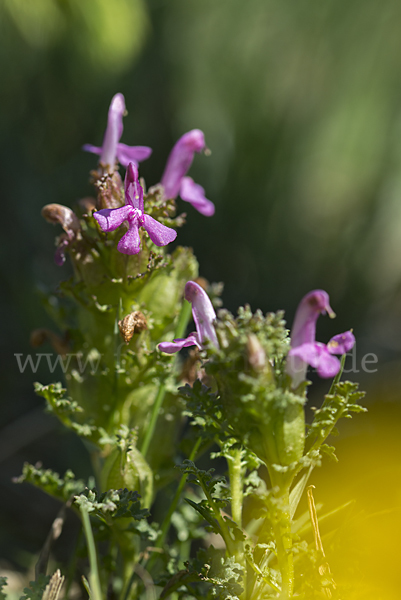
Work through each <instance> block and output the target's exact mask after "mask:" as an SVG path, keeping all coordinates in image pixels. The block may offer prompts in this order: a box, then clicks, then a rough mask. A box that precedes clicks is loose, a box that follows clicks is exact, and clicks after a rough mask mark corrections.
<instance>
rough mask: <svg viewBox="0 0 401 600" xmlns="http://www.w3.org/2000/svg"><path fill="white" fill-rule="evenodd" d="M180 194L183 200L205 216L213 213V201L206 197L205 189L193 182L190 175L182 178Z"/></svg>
mask: <svg viewBox="0 0 401 600" xmlns="http://www.w3.org/2000/svg"><path fill="white" fill-rule="evenodd" d="M180 196H181V198H182V199H183V200H185V202H190V204H192V206H193V207H194V208H196V210H197V211H199V212H200V213H201V214H202V215H205V217H211V216H212V215H214V211H215V207H214V204H213V202H211V200H208V199H207V198H206V196H205V190H204V189H203V187H202V186H201V185H198V184H197V183H195V182H194V180H193V179H192V177H183V178H182V181H181V187H180Z"/></svg>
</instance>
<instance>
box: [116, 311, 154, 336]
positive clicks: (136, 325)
mask: <svg viewBox="0 0 401 600" xmlns="http://www.w3.org/2000/svg"><path fill="white" fill-rule="evenodd" d="M118 328H119V330H120V333H121V335H122V336H123V338H124V341H125V343H126V344H129V342H130V341H131V339H132V336H133V335H134V333H140V332H141V331H144V330H145V329H147V328H148V324H147V321H146V317H145V315H144V314H143V313H141V311H140V310H134V312H132V313H130V314H129V315H127V316H126V317H124V318H123V319H122V320H121V321H119V322H118Z"/></svg>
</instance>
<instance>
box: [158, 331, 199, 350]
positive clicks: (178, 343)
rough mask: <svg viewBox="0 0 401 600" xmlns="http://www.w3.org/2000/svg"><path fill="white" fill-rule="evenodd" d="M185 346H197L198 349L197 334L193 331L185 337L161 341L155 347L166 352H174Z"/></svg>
mask: <svg viewBox="0 0 401 600" xmlns="http://www.w3.org/2000/svg"><path fill="white" fill-rule="evenodd" d="M187 346H198V348H199V349H200V344H199V342H198V335H197V334H196V333H195V332H194V333H190V334H189V336H188V337H187V338H185V339H183V338H178V339H176V340H174V341H172V342H161V343H160V344H158V346H157V347H158V348H159V350H161V351H162V352H165V353H166V354H174V353H175V352H178V351H179V350H181V348H186V347H187Z"/></svg>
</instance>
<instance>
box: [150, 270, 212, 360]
mask: <svg viewBox="0 0 401 600" xmlns="http://www.w3.org/2000/svg"><path fill="white" fill-rule="evenodd" d="M185 299H186V300H188V302H191V304H192V316H193V318H194V321H195V326H196V332H193V333H190V334H189V336H188V337H186V338H185V339H183V338H179V339H175V340H174V341H172V342H161V343H160V344H159V346H158V347H159V350H161V351H162V352H166V353H167V354H174V352H178V351H179V350H181V348H186V347H187V346H198V348H199V349H200V350H201V349H202V348H203V345H204V343H205V342H206V340H209V341H210V342H212V344H213V345H214V346H216V348H218V347H219V342H218V341H217V336H216V331H215V329H214V326H213V321H215V319H216V313H215V312H214V308H213V305H212V303H211V302H210V298H209V296H208V295H207V294H206V292H205V290H204V289H203V288H201V286H200V285H198V284H197V283H195V281H188V283H187V284H186V286H185Z"/></svg>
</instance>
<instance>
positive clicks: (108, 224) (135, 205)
mask: <svg viewBox="0 0 401 600" xmlns="http://www.w3.org/2000/svg"><path fill="white" fill-rule="evenodd" d="M124 186H125V202H126V203H125V206H121V207H120V208H105V209H103V210H99V211H97V212H95V213H94V215H93V216H94V217H95V219H96V221H97V222H98V223H99V226H100V228H101V229H102V230H103V231H104V232H108V231H114V230H115V229H117V227H120V225H122V223H123V222H124V221H127V222H128V231H127V233H126V234H125V235H123V237H122V238H121V240H120V241H119V242H118V246H117V250H119V251H120V252H122V253H123V254H138V252H139V251H140V249H141V239H140V237H139V227H144V229H146V231H147V232H148V234H149V237H150V239H151V240H152V242H153V243H154V244H156V246H167V244H169V243H170V242H172V241H173V240H175V238H176V237H177V232H176V231H174V229H171V228H170V227H166V226H165V225H162V224H161V223H159V222H158V221H156V220H155V219H153V217H151V216H149V215H147V214H145V213H144V212H143V189H142V186H141V185H140V183H139V181H138V168H137V166H136V165H135V164H134V163H129V165H128V168H127V172H126V174H125V182H124Z"/></svg>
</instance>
